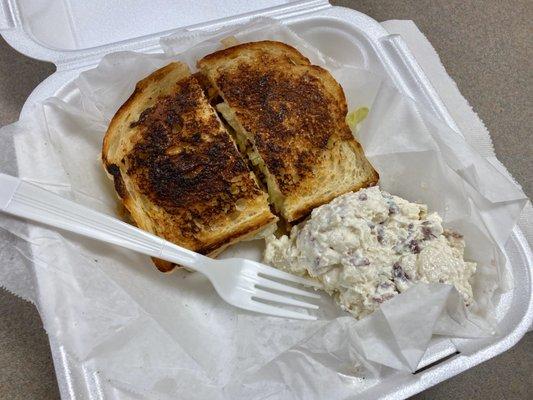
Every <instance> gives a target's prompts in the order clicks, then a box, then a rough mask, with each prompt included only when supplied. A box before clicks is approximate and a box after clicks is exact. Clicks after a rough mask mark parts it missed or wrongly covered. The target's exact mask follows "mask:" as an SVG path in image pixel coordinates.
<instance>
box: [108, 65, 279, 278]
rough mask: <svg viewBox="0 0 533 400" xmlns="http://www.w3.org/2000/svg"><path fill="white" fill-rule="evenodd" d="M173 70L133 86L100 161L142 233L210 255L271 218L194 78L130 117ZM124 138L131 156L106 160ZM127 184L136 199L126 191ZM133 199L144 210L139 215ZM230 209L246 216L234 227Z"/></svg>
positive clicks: (168, 68)
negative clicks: (130, 139)
mask: <svg viewBox="0 0 533 400" xmlns="http://www.w3.org/2000/svg"><path fill="white" fill-rule="evenodd" d="M175 68H177V64H176V63H173V64H170V65H168V66H166V67H163V68H161V69H160V70H158V71H156V72H154V73H153V74H151V75H150V76H148V77H147V78H145V79H143V80H142V81H140V82H139V83H138V84H137V86H136V88H135V91H134V92H133V94H132V95H131V96H130V98H129V99H128V100H127V101H126V102H125V103H124V104H123V105H122V106H121V107H120V109H119V110H118V111H117V113H116V114H115V116H114V117H113V119H112V121H111V123H110V126H109V128H108V131H107V132H106V135H105V137H104V141H103V147H102V160H103V163H104V166H105V168H106V171H107V172H108V173H109V174H110V175H111V177H112V178H113V180H114V184H115V189H116V191H117V193H118V194H119V196H120V197H121V199H122V201H123V204H124V206H125V207H126V208H127V209H128V210H129V212H130V214H131V217H132V219H133V220H134V221H135V223H136V224H137V225H138V226H139V227H140V228H141V229H145V230H148V231H151V232H152V233H155V234H156V235H159V236H161V237H164V238H165V239H167V240H169V241H172V242H174V243H176V244H178V245H182V246H184V247H187V248H189V249H192V250H194V251H197V252H200V253H203V254H208V255H211V254H214V253H216V252H218V251H220V249H221V248H224V247H226V246H227V245H228V244H230V243H233V242H235V241H238V240H240V238H242V237H243V236H247V235H248V234H250V233H251V232H255V231H258V230H260V229H262V228H263V227H264V226H265V225H267V224H269V223H271V222H273V221H275V220H276V217H275V216H274V215H273V214H272V213H271V212H270V210H269V208H268V205H267V203H266V200H264V194H263V193H262V192H261V191H260V190H259V188H258V187H257V185H256V184H255V182H254V180H253V178H252V177H251V176H250V173H249V170H248V168H247V166H246V163H245V162H244V160H243V159H242V157H241V155H240V154H239V152H238V150H237V149H236V147H235V145H234V144H233V142H232V141H231V139H230V138H229V136H228V134H227V132H226V131H225V130H224V128H223V126H222V124H221V123H220V121H219V120H218V117H217V116H216V113H215V112H214V110H213V109H212V108H211V106H210V105H209V104H208V102H207V99H206V98H205V96H204V94H203V92H202V89H201V87H200V85H199V84H198V82H197V81H196V80H195V78H194V77H191V76H188V77H184V78H182V79H179V80H178V81H176V82H173V83H172V85H174V86H173V88H172V90H166V92H169V93H168V94H166V95H164V96H158V97H156V99H154V100H153V105H152V106H151V107H148V108H146V109H144V110H143V111H142V113H140V115H138V118H137V116H135V118H134V117H133V116H132V114H131V113H132V110H135V109H137V110H139V104H138V103H139V102H141V101H145V100H143V99H144V97H143V96H145V91H146V90H149V89H151V87H152V85H157V84H158V83H159V82H160V81H161V80H163V79H165V77H166V76H167V74H170V73H172V72H173V71H175ZM150 93H151V92H147V93H146V94H150ZM150 99H152V98H151V97H150ZM132 118H133V119H132ZM125 123H127V124H125ZM130 130H131V131H130ZM124 131H126V132H128V134H129V135H130V137H131V138H133V139H132V144H131V146H132V147H131V149H130V151H128V152H127V154H121V155H118V156H117V155H116V154H110V153H111V150H110V149H111V143H112V142H114V143H115V146H116V140H117V139H118V138H119V136H117V135H122V134H124ZM132 132H134V133H132ZM126 178H127V180H128V182H129V183H128V184H126V183H125V181H124V180H125V179H126ZM132 185H133V187H135V189H134V190H135V192H136V193H137V194H136V199H134V198H133V197H132V196H131V195H130V193H128V190H127V186H129V187H131V186H132ZM130 190H131V189H130ZM139 196H141V198H142V199H144V200H142V201H143V203H144V206H143V207H145V206H146V204H148V205H149V207H150V209H149V210H147V209H145V208H141V209H139ZM261 199H263V200H261ZM239 201H240V202H241V203H238V202H239ZM236 204H240V207H241V209H242V207H244V208H245V211H249V212H250V213H251V217H250V218H248V219H247V220H246V221H245V222H244V220H243V221H242V222H239V223H235V226H234V227H232V224H233V221H232V216H233V215H234V214H235V213H238V211H237V209H236V207H237V206H236ZM147 213H148V214H147ZM235 215H237V214H235ZM213 227H217V228H216V229H214V230H213V229H211V228H213ZM219 230H220V232H222V233H219ZM211 231H212V232H211ZM154 263H155V264H156V266H157V267H158V269H160V270H161V271H164V272H167V271H170V270H171V269H172V268H173V267H172V266H171V263H168V262H166V261H163V260H157V259H154Z"/></svg>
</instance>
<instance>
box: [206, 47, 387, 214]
mask: <svg viewBox="0 0 533 400" xmlns="http://www.w3.org/2000/svg"><path fill="white" fill-rule="evenodd" d="M198 67H199V68H200V70H201V72H202V73H203V74H204V75H205V76H207V77H208V79H209V81H210V82H211V85H212V86H213V87H214V88H215V89H216V91H217V92H218V94H219V95H220V97H221V98H222V100H223V101H222V102H221V103H220V104H218V105H217V109H218V111H219V112H220V113H221V114H222V116H223V117H224V119H225V120H226V121H227V122H228V123H229V124H230V125H231V127H232V128H233V130H234V131H235V136H236V141H237V143H238V145H239V148H240V150H241V151H243V152H245V153H246V155H247V157H248V158H249V159H250V161H251V163H252V165H253V166H254V170H255V171H256V173H257V175H258V176H259V177H260V178H261V179H262V180H263V181H264V182H265V184H266V186H267V189H268V194H269V200H270V201H271V202H272V203H273V205H274V207H275V209H276V210H277V212H278V213H279V214H281V215H282V216H283V217H284V219H285V220H286V221H289V222H291V221H296V220H299V219H301V218H303V217H305V216H306V215H307V214H309V212H310V211H311V210H312V209H313V208H315V207H317V206H319V205H321V204H324V203H327V202H329V201H330V200H332V199H333V198H335V197H337V196H339V195H341V194H343V193H346V192H349V191H352V190H358V189H360V188H362V187H367V186H371V185H373V184H376V183H377V181H378V174H377V173H376V171H375V170H374V169H373V168H372V166H371V165H370V163H369V162H368V160H367V159H366V158H365V156H364V153H363V150H362V148H361V146H360V144H359V143H358V142H357V141H356V140H355V138H354V137H353V135H352V133H351V131H350V129H349V127H348V126H347V124H346V121H345V118H346V114H347V111H348V110H347V104H346V99H345V96H344V92H343V90H342V88H341V87H340V85H339V84H338V83H337V81H336V80H335V79H334V78H333V77H332V76H331V74H330V73H329V72H328V71H326V70H325V69H323V68H321V67H319V66H315V65H311V63H310V62H309V60H308V59H307V58H306V57H304V56H303V55H302V54H301V53H299V52H298V51H297V50H296V49H294V48H293V47H291V46H289V45H286V44H284V43H281V42H274V41H260V42H252V43H244V44H240V45H236V46H233V47H229V48H227V49H224V50H220V51H217V52H215V53H212V54H209V55H207V56H205V57H204V58H203V59H201V60H200V61H199V62H198Z"/></svg>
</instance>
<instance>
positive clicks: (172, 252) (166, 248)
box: [0, 173, 210, 272]
mask: <svg viewBox="0 0 533 400" xmlns="http://www.w3.org/2000/svg"><path fill="white" fill-rule="evenodd" d="M0 211H3V212H5V213H8V214H12V215H16V216H18V217H23V218H26V219H29V220H33V221H37V222H41V223H43V224H46V225H50V226H53V227H56V228H61V229H64V230H67V231H70V232H74V233H78V234H80V235H83V236H87V237H90V238H93V239H97V240H100V241H103V242H107V243H112V244H116V245H118V246H121V247H125V248H127V249H130V250H134V251H137V252H139V253H143V254H146V255H149V256H152V257H157V258H161V259H164V260H167V261H170V262H173V263H177V264H180V265H182V266H184V267H188V268H190V269H193V270H199V271H200V272H203V269H204V266H205V264H206V261H209V260H210V259H209V258H207V257H205V256H202V255H201V254H198V253H195V252H193V251H190V250H188V249H185V248H183V247H180V246H177V245H175V244H173V243H171V242H168V241H166V240H164V239H162V238H160V237H158V236H155V235H153V234H151V233H148V232H146V231H143V230H141V229H138V228H136V227H134V226H132V225H129V224H127V223H125V222H123V221H120V220H118V219H116V218H113V217H110V216H109V215H106V214H103V213H100V212H98V211H94V210H91V209H90V208H87V207H85V206H82V205H80V204H77V203H75V202H73V201H70V200H67V199H64V198H63V197H61V196H58V195H57V194H55V193H52V192H50V191H48V190H45V189H43V188H40V187H39V186H36V185H34V184H31V183H28V182H25V181H23V180H21V179H19V178H16V177H13V176H10V175H6V174H1V173H0ZM206 259H207V260H206Z"/></svg>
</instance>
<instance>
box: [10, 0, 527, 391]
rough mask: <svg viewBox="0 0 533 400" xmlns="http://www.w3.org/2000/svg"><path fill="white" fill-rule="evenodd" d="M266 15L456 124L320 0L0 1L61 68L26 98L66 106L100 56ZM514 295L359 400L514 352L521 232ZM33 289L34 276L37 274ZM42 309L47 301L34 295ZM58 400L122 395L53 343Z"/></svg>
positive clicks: (409, 74)
mask: <svg viewBox="0 0 533 400" xmlns="http://www.w3.org/2000/svg"><path fill="white" fill-rule="evenodd" d="M260 15H262V16H271V17H275V18H277V19H279V20H281V21H283V22H284V23H286V24H288V25H289V26H290V27H291V28H292V29H293V30H294V31H296V33H298V34H299V35H301V36H302V37H303V38H304V39H306V40H307V41H309V42H310V43H311V44H313V45H314V46H315V47H317V48H318V49H319V50H320V51H322V52H323V53H325V54H326V55H330V56H333V57H335V58H336V59H337V60H339V61H341V62H346V63H348V64H352V65H358V66H361V67H363V68H366V69H369V70H372V71H375V72H377V73H380V74H382V75H384V76H386V77H388V78H389V79H390V81H391V82H392V83H393V84H394V85H396V87H398V88H399V89H400V90H401V91H402V92H404V93H405V94H407V95H408V96H411V97H412V98H414V99H415V100H416V101H418V102H419V103H421V104H423V105H424V106H425V107H426V108H427V109H428V110H430V112H432V113H433V114H434V115H435V116H437V117H438V118H440V119H442V120H444V121H445V122H446V123H447V124H448V125H449V126H450V127H451V128H452V129H454V130H455V131H458V128H457V126H456V124H455V122H454V121H453V119H452V117H451V116H450V114H449V112H448V111H447V110H446V108H445V106H444V105H443V103H442V101H441V100H440V99H439V96H438V94H437V93H436V92H435V90H434V89H433V88H432V86H431V84H430V82H429V81H428V79H427V78H426V76H425V75H424V72H423V71H422V69H421V68H420V67H419V65H418V64H417V63H416V61H415V59H414V58H413V56H412V55H411V53H410V52H409V49H408V48H407V46H406V45H405V43H404V41H403V40H402V38H401V37H400V36H398V35H390V34H388V32H387V31H386V30H385V29H384V28H383V27H382V26H381V25H380V24H379V23H377V22H376V21H375V20H373V19H371V18H369V17H368V16H366V15H364V14H361V13H359V12H357V11H353V10H349V9H346V8H341V7H333V6H331V5H330V4H329V3H328V2H327V1H325V0H310V1H289V0H253V1H252V0H233V1H216V2H210V1H204V2H202V1H197V0H182V1H173V0H152V1H144V2H141V1H124V2H119V1H117V2H109V1H106V0H91V1H84V0H62V1H61V0H57V1H50V0H0V33H1V34H2V36H3V37H4V39H5V40H6V41H7V42H8V43H9V44H10V45H11V46H13V47H14V48H15V49H17V50H18V51H20V52H21V53H23V54H26V55H28V56H30V57H33V58H38V59H41V60H46V61H51V62H53V63H54V64H55V65H56V66H57V72H55V73H54V74H53V75H51V76H50V77H49V78H47V79H46V80H45V81H44V82H42V83H41V84H40V85H39V86H38V87H37V88H36V89H35V90H34V91H33V92H32V93H31V95H30V97H29V98H28V100H27V101H26V103H25V105H24V107H23V109H22V113H21V116H22V117H23V116H24V115H25V114H27V113H28V112H29V109H30V106H31V105H32V104H34V103H36V102H39V101H41V100H44V99H46V98H48V97H51V96H56V97H59V98H60V99H62V100H64V101H66V102H68V101H69V99H71V98H72V97H73V96H74V92H73V85H72V81H73V79H75V78H76V77H77V76H78V75H79V73H80V72H81V71H82V70H85V69H89V68H92V67H94V66H95V65H96V64H97V63H98V61H99V60H100V59H101V58H102V56H104V55H105V54H108V53H111V52H115V51H121V50H132V51H139V52H148V53H156V52H162V50H161V48H160V46H159V39H160V37H162V36H165V35H168V34H170V33H174V32H179V31H180V30H183V31H184V32H185V31H190V30H204V29H213V28H217V27H221V26H230V25H234V24H238V23H242V22H245V21H247V20H248V19H250V18H252V17H255V16H260ZM506 252H507V255H508V257H509V261H510V263H511V266H512V271H513V279H514V290H513V291H511V292H508V293H505V294H504V295H502V296H501V297H500V298H499V299H498V301H497V303H496V305H497V308H496V314H497V318H498V320H499V329H500V335H498V337H493V338H488V339H468V340H467V339H464V340H454V343H455V344H456V345H457V344H460V347H461V349H462V350H463V351H462V352H459V351H457V348H456V345H454V343H452V341H450V340H449V339H446V338H434V339H433V340H432V342H431V346H430V347H429V349H428V351H427V352H426V354H425V355H424V357H423V359H422V361H421V363H420V365H419V369H418V371H416V372H415V373H414V374H412V375H411V376H409V377H408V378H406V377H405V375H403V376H401V378H400V377H397V376H394V375H393V376H390V377H388V378H384V379H383V380H382V381H381V382H380V383H379V384H377V385H375V386H373V387H371V388H369V389H368V390H367V391H365V392H364V393H363V394H359V395H358V398H364V399H377V398H383V399H385V398H386V399H400V398H406V397H408V396H410V395H413V394H415V393H418V392H420V391H422V390H424V389H426V388H428V387H430V386H433V385H435V384H437V383H438V382H441V381H443V380H445V379H447V378H450V377H451V376H454V375H457V374H459V373H461V372H462V371H465V370H466V369H468V368H471V367H473V366H474V365H477V364H479V363H481V362H483V361H485V360H487V359H489V358H492V357H494V356H496V355H497V354H500V353H502V352H504V351H505V350H507V349H508V348H510V347H511V346H513V345H514V344H515V343H516V342H517V341H518V340H519V339H520V338H521V337H522V336H523V335H524V333H525V332H526V331H527V329H528V327H529V326H530V325H531V322H532V321H531V319H532V310H533V298H532V292H533V290H532V280H531V276H532V260H531V250H530V248H529V246H528V243H527V241H526V240H525V238H524V236H523V235H522V233H521V231H520V230H519V229H518V227H515V229H514V230H513V233H512V235H511V237H510V239H509V241H508V243H507V246H506ZM36 279H37V286H38V285H39V275H38V274H37V277H36ZM37 302H38V305H39V307H40V308H43V309H44V308H47V307H49V304H47V299H46V298H42V297H41V298H38V299H37ZM50 345H51V348H52V355H53V359H54V365H55V369H56V374H57V378H58V381H59V388H60V392H61V396H62V398H64V399H86V398H87V399H119V398H125V397H124V396H125V395H124V393H123V392H121V393H119V392H117V391H116V390H115V389H111V388H109V387H106V383H105V381H102V380H101V379H100V378H99V377H98V376H97V375H95V374H92V373H90V372H89V370H88V369H86V368H85V366H84V365H83V363H78V362H74V361H73V360H72V359H70V358H69V356H68V355H67V353H66V352H65V351H64V349H63V347H62V346H61V345H60V344H59V343H55V342H54V341H53V339H52V340H51V342H50Z"/></svg>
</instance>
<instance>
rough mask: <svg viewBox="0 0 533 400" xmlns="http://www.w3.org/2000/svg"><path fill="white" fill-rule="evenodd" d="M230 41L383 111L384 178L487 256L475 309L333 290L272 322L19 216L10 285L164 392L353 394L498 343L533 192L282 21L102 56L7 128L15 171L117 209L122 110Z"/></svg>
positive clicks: (132, 258) (102, 364) (374, 113)
mask: <svg viewBox="0 0 533 400" xmlns="http://www.w3.org/2000/svg"><path fill="white" fill-rule="evenodd" d="M227 36H235V37H236V38H237V40H239V41H241V42H245V41H253V40H261V39H273V40H281V41H284V42H286V43H289V44H292V45H294V46H295V47H297V48H298V49H299V50H300V51H302V52H303V53H304V54H305V55H306V56H308V57H309V58H310V59H311V60H312V61H313V63H315V64H318V65H322V66H325V67H326V68H328V69H329V70H330V71H332V73H333V74H334V76H335V77H336V78H337V79H338V80H339V82H340V83H341V84H342V86H343V88H344V90H345V92H346V96H347V99H348V103H349V108H350V109H354V108H355V107H360V106H367V107H369V108H370V113H369V115H368V118H367V119H366V120H365V121H364V122H363V124H362V126H361V127H360V129H358V131H357V132H356V134H357V136H358V138H359V140H360V142H361V144H362V145H363V147H364V149H365V152H366V154H367V156H368V158H369V159H370V160H371V162H372V163H373V165H374V166H375V168H376V169H377V170H378V172H379V174H380V177H381V180H380V185H381V186H382V187H383V189H385V190H387V191H388V192H391V193H394V194H396V195H399V196H402V197H405V198H406V199H409V200H410V201H417V202H423V203H427V204H428V205H429V207H430V209H431V210H434V211H437V212H439V214H440V215H441V216H442V217H443V219H444V221H445V225H446V226H447V227H450V228H453V229H456V230H458V231H459V232H462V233H463V234H464V236H465V238H466V242H467V251H466V257H467V259H472V260H475V261H476V262H477V263H478V270H477V273H476V275H475V276H474V278H473V287H474V292H475V298H476V304H475V305H474V306H473V307H471V308H470V309H468V310H467V309H466V308H465V307H464V306H463V304H462V302H461V300H460V298H459V295H458V293H457V292H456V290H455V289H453V288H452V287H451V286H448V285H443V284H417V285H415V286H414V287H412V288H411V289H409V290H408V291H406V292H405V293H402V294H400V295H398V296H396V297H395V298H393V299H392V300H390V301H388V302H386V303H384V304H383V305H382V306H381V308H380V310H379V311H376V312H375V313H374V314H372V315H371V316H369V317H367V318H364V319H363V320H361V321H356V320H355V319H353V318H352V317H350V316H347V314H343V313H342V312H341V311H339V310H338V309H337V307H335V305H334V304H333V303H332V301H331V300H330V299H329V298H327V296H324V298H323V299H322V300H321V303H322V304H321V310H320V312H319V317H320V318H319V320H318V321H311V322H308V321H295V320H284V319H279V318H274V317H266V316H263V315H256V314H253V313H248V312H245V311H241V310H238V309H236V308H233V307H231V306H228V305H227V304H225V303H224V302H223V301H222V300H221V299H220V298H219V297H218V296H217V294H216V293H215V292H214V290H213V288H212V287H211V285H210V283H209V282H208V281H207V280H206V279H205V278H204V277H203V276H201V275H199V274H191V273H187V272H185V271H176V272H175V273H173V274H169V275H165V274H161V273H159V272H158V271H157V270H156V269H155V268H154V267H153V266H152V265H151V262H150V260H149V258H148V257H145V256H142V255H139V254H135V253H132V252H130V251H127V250H123V249H120V248H115V247H111V246H108V245H105V244H102V243H97V242H95V241H91V240H88V239H84V238H81V237H78V236H75V235H73V234H69V233H66V232H57V231H55V230H51V229H47V228H46V227H44V226H40V225H36V224H28V223H26V222H23V221H21V220H17V219H15V218H10V217H7V216H2V217H1V219H0V223H1V226H2V228H4V231H1V234H2V237H5V238H6V239H8V240H5V241H3V243H9V245H2V246H1V247H0V250H1V252H2V254H1V256H2V258H1V260H2V263H1V267H0V283H1V284H3V285H4V286H5V287H6V288H8V289H10V290H11V291H13V292H14V293H16V294H18V295H20V296H22V297H24V298H26V299H28V300H31V301H33V302H35V303H36V304H38V305H39V311H40V313H41V316H42V318H43V321H44V325H45V328H46V330H47V332H48V334H49V335H51V336H52V337H53V338H54V339H55V340H56V341H57V342H59V343H61V344H62V345H63V347H64V348H65V349H66V351H67V353H68V354H69V356H71V357H72V358H73V359H75V360H77V361H78V362H82V363H83V365H84V368H85V369H86V371H93V372H94V371H96V372H97V373H98V375H99V376H100V378H101V379H105V381H106V382H107V384H108V385H111V386H113V387H115V388H118V389H117V390H125V391H126V392H130V393H135V394H136V396H142V397H145V398H150V399H154V398H162V399H166V398H169V399H170V398H180V399H201V400H205V399H232V400H233V399H246V400H249V399H264V398H269V399H306V400H309V399H326V398H327V399H331V400H333V399H343V398H346V397H348V396H350V395H354V394H355V393H360V392H362V391H364V390H365V389H367V388H368V387H369V386H373V385H375V384H377V383H378V382H379V381H380V379H383V378H384V377H386V376H390V375H392V374H408V373H410V372H411V371H413V370H415V369H416V368H417V364H418V362H419V361H420V359H421V357H422V356H423V354H424V351H425V350H426V348H427V345H428V342H429V340H430V338H431V336H432V335H433V334H439V335H447V336H450V337H463V338H464V337H467V338H468V337H483V336H488V335H492V334H497V323H496V321H495V319H494V316H493V313H492V310H493V303H492V301H491V300H492V299H494V298H497V294H498V293H502V292H504V291H507V290H510V289H512V288H511V287H510V282H511V279H510V278H511V277H510V275H509V269H508V268H507V266H506V258H505V256H504V254H503V252H502V250H501V249H502V248H503V245H504V243H505V241H506V239H507V238H508V237H509V235H510V232H511V229H512V227H513V226H514V224H515V222H516V220H517V218H518V216H519V213H520V210H521V208H522V207H523V205H524V204H525V202H526V198H525V196H524V194H523V193H522V192H521V191H520V189H519V188H518V187H517V186H516V185H515V184H513V183H512V182H511V181H509V180H508V179H507V178H506V177H505V176H503V175H502V174H501V173H500V172H498V170H497V169H495V168H494V167H493V166H492V165H491V164H490V163H489V162H487V161H486V160H485V159H484V158H482V157H481V156H479V155H478V154H476V153H475V152H473V151H472V150H471V149H470V147H469V146H468V145H467V144H466V143H465V141H464V139H463V138H462V137H461V136H460V135H459V134H457V133H456V132H454V131H452V130H451V129H450V128H448V127H447V126H446V125H445V124H444V123H443V122H441V121H440V120H437V119H436V118H434V117H432V116H431V115H430V113H428V112H426V111H425V110H424V109H421V108H420V107H419V106H418V105H417V104H416V103H414V102H413V101H412V100H410V99H409V98H407V97H405V96H404V95H402V94H401V93H399V92H398V91H397V90H396V89H395V88H394V87H393V86H391V85H390V84H389V83H388V82H387V80H386V79H384V78H382V77H380V76H378V75H375V74H373V73H371V72H370V71H365V70H361V69H357V68H355V67H350V66H346V65H340V64H338V63H336V62H335V61H334V60H331V59H328V58H326V57H324V56H322V55H321V54H320V53H319V52H318V51H316V50H314V49H313V48H312V47H311V46H309V45H308V44H306V43H305V42H304V41H303V40H301V39H300V38H298V37H297V36H296V35H295V34H294V33H292V32H291V31H289V30H288V29H287V28H284V27H282V26H280V25H278V24H277V23H274V22H273V21H268V20H256V21H254V22H252V23H251V24H249V25H245V26H241V27H240V28H239V29H237V30H234V31H231V30H225V31H217V32H210V33H201V34H198V33H185V34H183V33H182V34H178V35H175V36H173V37H169V38H165V39H163V40H162V46H163V48H164V49H165V54H157V55H155V54H138V53H131V52H123V53H115V54H110V55H108V56H106V57H104V59H103V60H102V61H101V63H100V64H99V66H98V67H97V68H95V69H93V70H89V71H86V72H83V73H82V74H81V75H80V77H79V78H78V79H77V80H75V81H74V82H73V84H72V85H73V90H72V94H71V95H70V96H69V97H68V99H67V100H66V101H62V100H60V99H57V98H51V99H49V100H47V101H45V102H44V103H42V104H39V105H37V106H36V107H35V108H34V110H33V113H32V115H31V118H28V119H26V120H23V121H19V122H18V123H16V124H13V125H11V126H7V127H4V128H2V130H1V133H2V139H3V140H4V142H3V143H9V142H11V141H12V142H13V145H12V146H11V145H7V146H3V151H6V152H7V153H4V154H3V161H2V163H1V164H0V167H1V168H2V171H4V172H8V173H16V168H15V167H14V165H16V164H17V165H18V174H19V176H21V177H23V178H25V179H26V180H28V181H31V182H35V183H38V184H40V185H42V186H43V187H45V188H47V189H49V190H52V191H55V192H57V193H59V194H61V195H63V196H65V197H68V198H71V199H73V200H75V201H77V202H79V203H82V204H85V205H87V206H90V207H92V208H94V209H97V210H100V211H102V212H105V213H108V214H111V215H115V213H116V207H117V203H116V200H115V199H116V197H115V194H114V192H113V188H112V185H111V183H110V181H108V179H107V177H106V176H105V174H104V172H103V169H102V167H101V165H100V159H99V154H100V149H101V142H102V137H103V134H104V132H105V130H106V127H107V124H108V122H109V121H110V119H111V117H112V116H113V114H114V113H115V111H116V110H117V109H118V107H119V106H120V105H121V104H122V103H123V102H124V101H125V100H126V99H127V97H128V96H129V95H130V94H131V92H132V91H133V88H134V86H135V83H136V82H137V81H138V80H140V79H141V78H143V77H144V76H146V75H147V74H149V73H151V72H152V71H154V70H155V69H157V68H159V67H162V66H163V65H165V64H167V63H168V62H170V61H171V60H182V61H185V62H186V63H188V64H189V65H190V67H191V69H192V70H194V69H195V62H196V60H197V59H198V58H199V57H201V56H203V55H205V54H207V53H210V52H212V51H214V50H217V49H219V48H220V46H221V45H220V39H222V38H224V37H227ZM13 148H14V149H15V152H13ZM15 157H16V164H15ZM13 249H15V250H16V251H13ZM262 249H263V243H262V241H253V242H247V243H242V244H240V245H237V246H235V247H233V248H232V249H230V250H229V251H227V252H226V253H225V254H224V255H223V256H234V255H240V256H244V257H250V258H253V259H258V260H259V259H260V258H261V252H262ZM8 257H9V258H8ZM36 282H38V285H37V283H36Z"/></svg>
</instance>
